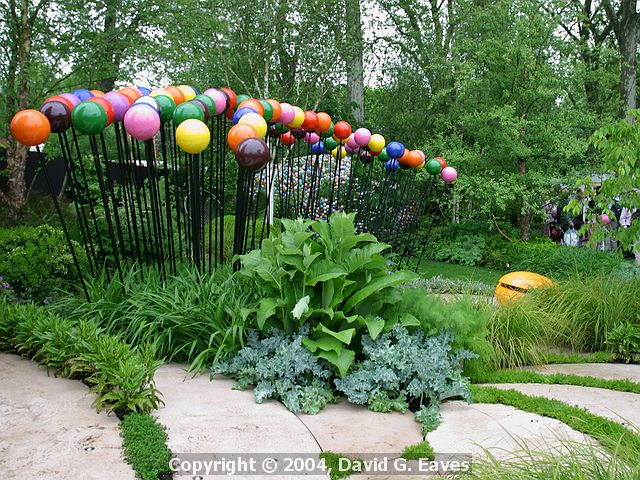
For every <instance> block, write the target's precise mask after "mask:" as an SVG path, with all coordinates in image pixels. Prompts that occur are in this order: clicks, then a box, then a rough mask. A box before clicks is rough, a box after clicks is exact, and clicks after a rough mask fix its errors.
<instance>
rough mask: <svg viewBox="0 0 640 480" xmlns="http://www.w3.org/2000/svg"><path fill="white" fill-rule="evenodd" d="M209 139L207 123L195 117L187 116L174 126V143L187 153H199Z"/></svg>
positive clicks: (205, 146) (207, 144)
mask: <svg viewBox="0 0 640 480" xmlns="http://www.w3.org/2000/svg"><path fill="white" fill-rule="evenodd" d="M210 140H211V133H210V132H209V129H208V128H207V125H206V124H205V123H204V122H202V121H200V120H196V119H195V118H189V119H187V120H185V121H184V122H182V123H181V124H180V125H178V128H176V143H177V144H178V146H179V147H180V149H181V150H183V151H185V152H187V153H200V152H202V151H203V150H204V149H205V148H207V146H209V142H210Z"/></svg>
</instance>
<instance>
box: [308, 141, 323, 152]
mask: <svg viewBox="0 0 640 480" xmlns="http://www.w3.org/2000/svg"><path fill="white" fill-rule="evenodd" d="M311 151H312V152H313V153H315V154H316V155H317V154H319V153H324V142H323V141H320V142H318V143H314V144H313V145H311Z"/></svg>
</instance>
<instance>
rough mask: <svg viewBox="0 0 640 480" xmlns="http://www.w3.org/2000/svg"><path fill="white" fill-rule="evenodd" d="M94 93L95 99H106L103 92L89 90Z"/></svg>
mask: <svg viewBox="0 0 640 480" xmlns="http://www.w3.org/2000/svg"><path fill="white" fill-rule="evenodd" d="M89 91H90V92H91V93H93V96H94V97H104V92H103V91H102V90H89Z"/></svg>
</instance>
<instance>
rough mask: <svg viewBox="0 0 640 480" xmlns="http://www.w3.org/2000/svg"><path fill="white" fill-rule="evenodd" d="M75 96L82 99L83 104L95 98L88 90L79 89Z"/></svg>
mask: <svg viewBox="0 0 640 480" xmlns="http://www.w3.org/2000/svg"><path fill="white" fill-rule="evenodd" d="M73 94H74V95H75V96H76V97H78V98H79V99H80V101H81V102H84V101H85V100H88V99H90V98H91V97H93V93H91V92H90V91H89V90H87V89H86V88H79V89H77V90H74V91H73Z"/></svg>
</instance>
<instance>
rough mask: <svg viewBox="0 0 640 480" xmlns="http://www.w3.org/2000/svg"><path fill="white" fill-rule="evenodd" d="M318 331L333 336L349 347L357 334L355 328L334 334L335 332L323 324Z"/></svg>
mask: <svg viewBox="0 0 640 480" xmlns="http://www.w3.org/2000/svg"><path fill="white" fill-rule="evenodd" d="M318 330H319V331H321V332H324V333H326V334H328V335H331V336H332V337H334V338H337V339H338V340H340V341H341V342H342V343H344V344H345V345H349V344H350V343H351V339H352V338H353V335H354V334H355V333H356V329H355V328H348V329H347V330H341V331H339V332H334V331H333V330H331V329H329V328H327V327H325V326H324V325H322V324H320V325H318Z"/></svg>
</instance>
